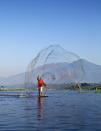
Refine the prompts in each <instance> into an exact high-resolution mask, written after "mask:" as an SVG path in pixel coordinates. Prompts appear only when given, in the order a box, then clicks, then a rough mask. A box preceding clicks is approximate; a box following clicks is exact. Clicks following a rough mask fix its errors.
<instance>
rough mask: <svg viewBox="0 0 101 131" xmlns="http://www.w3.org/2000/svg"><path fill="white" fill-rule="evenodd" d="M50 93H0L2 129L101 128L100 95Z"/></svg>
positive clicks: (35, 130)
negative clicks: (36, 95)
mask: <svg viewBox="0 0 101 131" xmlns="http://www.w3.org/2000/svg"><path fill="white" fill-rule="evenodd" d="M0 93H6V92H0ZM13 93H14V92H13ZM15 93H17V94H18V93H19V92H15ZM8 94H11V92H8ZM47 95H48V96H49V97H46V98H41V99H38V98H18V97H3V96H1V97H0V131H14V130H15V131H30V130H33V131H47V130H48V131H65V130H66V131H67V130H69V131H70V130H73V129H75V130H80V131H81V130H82V131H88V130H89V131H90V130H91V131H93V130H97V129H100V130H101V94H97V93H78V92H77V91H67V92H66V93H65V92H64V91H53V92H52V91H49V92H48V93H47Z"/></svg>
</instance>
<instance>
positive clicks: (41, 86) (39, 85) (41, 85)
mask: <svg viewBox="0 0 101 131" xmlns="http://www.w3.org/2000/svg"><path fill="white" fill-rule="evenodd" d="M37 80H38V92H39V96H41V95H43V86H45V87H47V88H48V86H47V85H46V84H45V83H44V81H43V79H42V78H41V77H39V76H38V77H37Z"/></svg>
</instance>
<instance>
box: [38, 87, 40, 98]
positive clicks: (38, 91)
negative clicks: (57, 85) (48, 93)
mask: <svg viewBox="0 0 101 131" xmlns="http://www.w3.org/2000/svg"><path fill="white" fill-rule="evenodd" d="M38 93H39V96H40V88H39V89H38Z"/></svg>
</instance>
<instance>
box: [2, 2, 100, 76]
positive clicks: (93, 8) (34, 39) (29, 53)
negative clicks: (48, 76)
mask: <svg viewBox="0 0 101 131" xmlns="http://www.w3.org/2000/svg"><path fill="white" fill-rule="evenodd" d="M50 44H60V45H61V46H63V47H64V48H65V49H67V50H68V51H71V52H74V53H76V54H78V55H79V56H80V57H81V58H84V59H87V60H89V61H91V62H94V63H96V64H99V65H101V0H0V76H9V75H13V74H17V73H20V72H24V71H25V69H26V67H27V65H28V63H29V62H30V61H31V59H32V58H33V57H35V55H36V54H37V53H38V52H39V51H40V50H41V49H43V48H45V47H47V46H49V45H50Z"/></svg>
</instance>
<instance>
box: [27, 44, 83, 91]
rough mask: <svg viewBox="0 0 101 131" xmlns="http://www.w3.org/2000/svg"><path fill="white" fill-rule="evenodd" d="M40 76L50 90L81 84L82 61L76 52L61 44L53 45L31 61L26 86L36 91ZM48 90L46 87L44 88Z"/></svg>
mask: <svg viewBox="0 0 101 131" xmlns="http://www.w3.org/2000/svg"><path fill="white" fill-rule="evenodd" d="M38 76H40V77H41V78H42V79H43V80H44V82H45V83H46V85H47V86H48V87H49V89H50V90H60V89H64V88H66V87H70V86H71V87H72V86H76V85H78V87H80V86H79V83H80V81H81V80H82V79H83V76H84V70H83V65H82V61H81V59H80V58H79V56H77V55H76V54H74V53H71V52H68V51H67V50H65V49H64V48H62V47H61V46H60V45H51V46H49V47H48V48H45V49H43V50H41V51H40V52H39V53H38V54H37V56H36V57H35V58H34V59H33V60H32V61H31V62H30V64H29V65H28V67H27V70H26V73H25V88H26V89H32V90H34V91H36V90H37V89H38V82H37V77H38ZM44 89H45V91H44V92H46V88H44Z"/></svg>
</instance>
